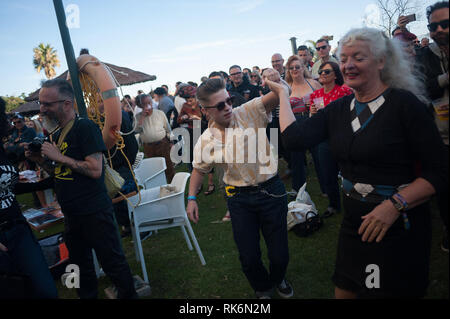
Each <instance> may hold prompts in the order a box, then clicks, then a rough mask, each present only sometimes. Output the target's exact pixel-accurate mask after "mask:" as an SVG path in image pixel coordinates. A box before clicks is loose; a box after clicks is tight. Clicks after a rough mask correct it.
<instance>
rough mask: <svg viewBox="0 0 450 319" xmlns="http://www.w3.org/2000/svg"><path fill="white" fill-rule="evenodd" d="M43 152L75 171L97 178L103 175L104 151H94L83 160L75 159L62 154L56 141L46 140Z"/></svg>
mask: <svg viewBox="0 0 450 319" xmlns="http://www.w3.org/2000/svg"><path fill="white" fill-rule="evenodd" d="M41 153H42V154H43V155H45V156H47V157H48V158H49V159H50V160H53V161H55V162H58V163H61V164H63V165H65V166H67V167H69V168H70V169H72V170H73V171H75V172H77V173H80V174H83V175H86V176H88V177H91V178H94V179H97V178H100V176H101V175H102V169H103V156H102V153H100V152H98V153H93V154H90V155H88V156H86V157H85V158H84V160H83V161H78V160H75V159H73V158H71V157H68V156H65V155H62V154H61V152H60V151H59V149H58V147H57V146H56V144H55V143H53V144H50V143H48V142H45V143H44V144H42V149H41Z"/></svg>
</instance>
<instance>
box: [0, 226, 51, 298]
mask: <svg viewBox="0 0 450 319" xmlns="http://www.w3.org/2000/svg"><path fill="white" fill-rule="evenodd" d="M0 243H2V244H3V245H4V246H6V247H7V249H8V251H7V252H2V251H0V273H2V272H3V273H15V274H21V275H25V276H27V277H28V279H29V280H28V285H27V288H29V291H28V292H29V294H28V295H27V296H24V298H57V297H58V291H57V290H56V286H55V282H54V280H53V277H52V275H51V273H50V270H49V269H48V265H47V262H46V260H45V258H44V255H43V253H42V250H41V246H40V245H39V243H38V241H37V239H36V238H35V237H34V235H33V233H32V232H31V229H30V227H29V226H28V225H26V224H16V225H14V226H13V227H12V228H11V229H9V230H5V231H1V232H0ZM11 288H12V289H13V287H11ZM3 293H4V292H3Z"/></svg>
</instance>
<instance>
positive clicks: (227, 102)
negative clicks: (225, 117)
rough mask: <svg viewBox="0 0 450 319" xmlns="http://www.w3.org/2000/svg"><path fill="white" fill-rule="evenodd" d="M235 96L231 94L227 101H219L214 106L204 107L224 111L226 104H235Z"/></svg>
mask: <svg viewBox="0 0 450 319" xmlns="http://www.w3.org/2000/svg"><path fill="white" fill-rule="evenodd" d="M233 102H234V96H229V97H228V98H227V99H226V100H225V101H222V102H219V103H217V104H216V105H213V106H202V107H203V108H204V109H217V111H222V110H223V109H224V108H225V106H226V104H228V105H233Z"/></svg>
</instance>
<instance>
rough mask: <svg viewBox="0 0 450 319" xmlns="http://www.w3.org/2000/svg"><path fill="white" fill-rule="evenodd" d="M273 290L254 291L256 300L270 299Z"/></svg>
mask: <svg viewBox="0 0 450 319" xmlns="http://www.w3.org/2000/svg"><path fill="white" fill-rule="evenodd" d="M272 294H273V289H269V290H266V291H255V295H256V298H257V299H272Z"/></svg>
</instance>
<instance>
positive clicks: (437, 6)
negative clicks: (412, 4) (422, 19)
mask: <svg viewBox="0 0 450 319" xmlns="http://www.w3.org/2000/svg"><path fill="white" fill-rule="evenodd" d="M444 8H447V9H448V1H440V2H436V3H435V4H433V5H431V6H429V7H427V20H428V22H430V16H431V14H432V13H433V12H434V11H436V10H439V9H444Z"/></svg>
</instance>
